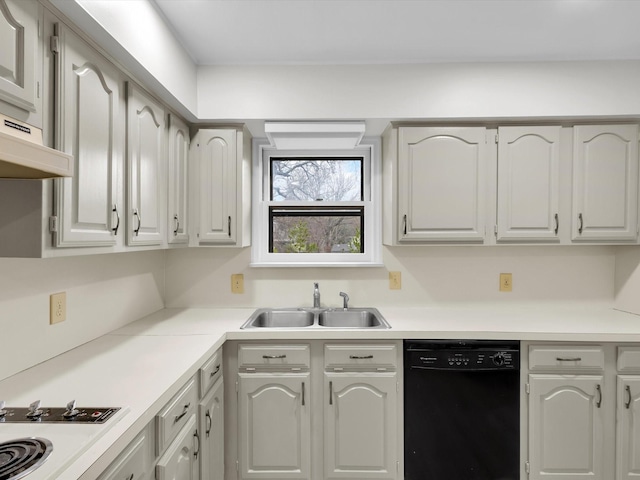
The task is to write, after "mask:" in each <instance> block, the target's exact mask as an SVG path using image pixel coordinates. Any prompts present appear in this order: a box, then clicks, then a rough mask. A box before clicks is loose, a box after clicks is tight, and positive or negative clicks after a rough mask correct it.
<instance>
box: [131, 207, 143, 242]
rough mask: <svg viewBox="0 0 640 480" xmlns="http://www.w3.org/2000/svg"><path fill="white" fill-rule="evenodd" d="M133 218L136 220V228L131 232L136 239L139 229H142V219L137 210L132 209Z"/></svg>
mask: <svg viewBox="0 0 640 480" xmlns="http://www.w3.org/2000/svg"><path fill="white" fill-rule="evenodd" d="M133 216H134V217H136V218H137V219H138V227H137V228H135V229H134V230H133V233H135V234H136V237H137V236H138V234H139V233H140V227H142V217H141V216H140V214H139V213H138V209H137V208H134V209H133Z"/></svg>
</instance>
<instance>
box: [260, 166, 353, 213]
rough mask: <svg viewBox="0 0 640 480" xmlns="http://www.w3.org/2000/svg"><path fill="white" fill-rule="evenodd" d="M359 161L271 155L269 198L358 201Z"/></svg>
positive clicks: (279, 199)
mask: <svg viewBox="0 0 640 480" xmlns="http://www.w3.org/2000/svg"><path fill="white" fill-rule="evenodd" d="M362 165H363V160H362V158H346V159H345V158H341V159H335V158H324V159H323V158H320V159H319V158H313V159H311V158H297V159H292V158H272V159H271V200H275V201H284V200H298V201H320V200H322V201H327V202H351V201H361V200H362V199H363V198H362Z"/></svg>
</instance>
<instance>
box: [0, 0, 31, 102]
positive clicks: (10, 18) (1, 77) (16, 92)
mask: <svg viewBox="0 0 640 480" xmlns="http://www.w3.org/2000/svg"><path fill="white" fill-rule="evenodd" d="M38 8H39V6H38V2H37V1H36V0H0V45H1V48H0V100H3V101H5V102H7V103H10V104H11V105H14V106H16V107H18V108H20V109H22V110H26V111H28V112H35V111H36V109H37V97H38V93H37V89H38V85H37V81H38V80H37V78H38V74H39V72H40V70H39V68H38Z"/></svg>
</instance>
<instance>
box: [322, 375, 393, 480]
mask: <svg viewBox="0 0 640 480" xmlns="http://www.w3.org/2000/svg"><path fill="white" fill-rule="evenodd" d="M396 377H397V374H396V373H395V372H390V373H331V372H327V373H325V381H324V384H325V393H326V398H327V400H326V402H325V405H324V471H325V475H324V477H325V478H327V479H342V478H362V479H392V478H396V476H397V473H396V459H397V445H396V439H397V438H396V429H397V418H398V415H397V395H396V384H397V378H396Z"/></svg>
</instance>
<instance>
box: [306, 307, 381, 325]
mask: <svg viewBox="0 0 640 480" xmlns="http://www.w3.org/2000/svg"><path fill="white" fill-rule="evenodd" d="M318 325H320V326H321V327H330V328H391V326H390V325H389V324H388V323H387V321H386V320H385V319H384V317H383V316H382V315H381V314H380V312H379V311H378V310H376V309H375V308H349V309H347V310H344V309H330V310H325V311H324V312H322V313H320V315H319V318H318Z"/></svg>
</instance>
